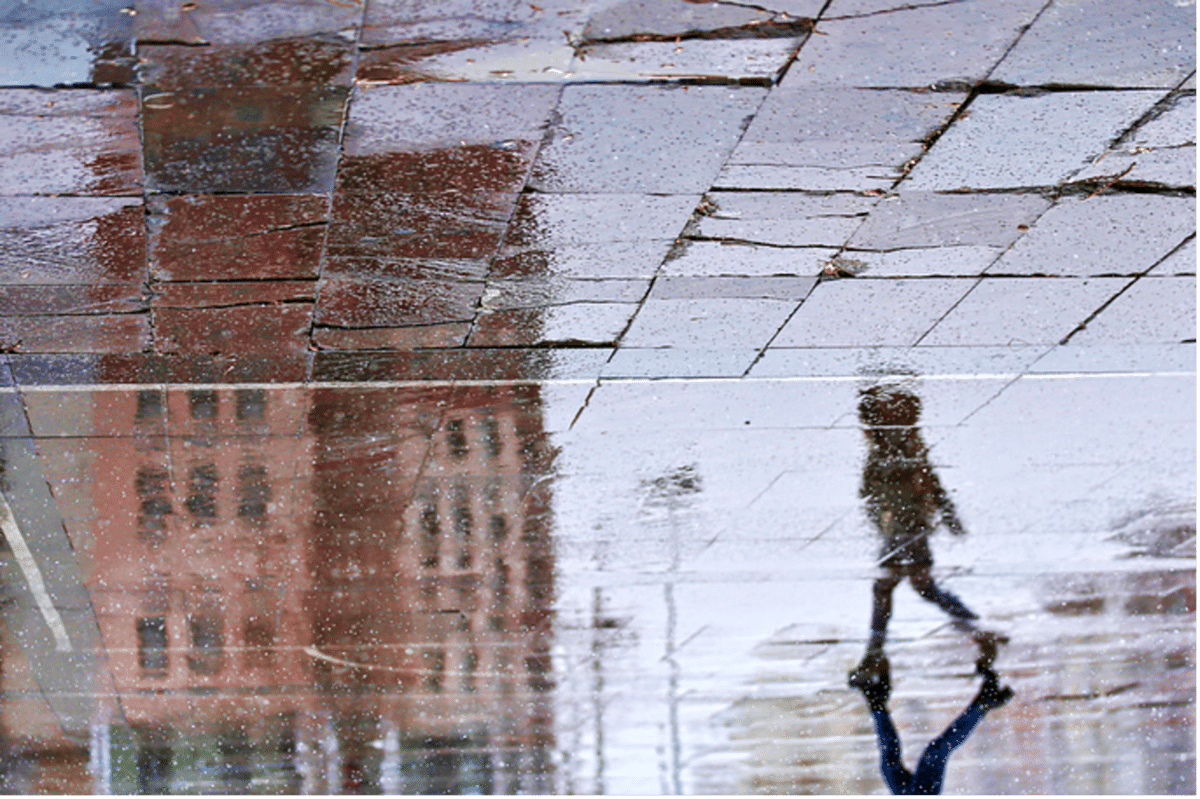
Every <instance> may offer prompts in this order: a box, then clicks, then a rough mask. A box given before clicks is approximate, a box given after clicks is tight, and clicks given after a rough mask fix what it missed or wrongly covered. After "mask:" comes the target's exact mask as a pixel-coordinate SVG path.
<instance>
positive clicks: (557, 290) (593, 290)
mask: <svg viewBox="0 0 1200 799" xmlns="http://www.w3.org/2000/svg"><path fill="white" fill-rule="evenodd" d="M649 288H650V281H649V280H624V279H588V280H581V279H574V278H558V279H547V278H499V277H493V278H491V279H489V280H488V284H487V289H486V291H485V293H484V297H483V301H482V303H483V308H485V309H487V310H493V311H503V310H514V309H517V308H539V307H542V308H544V307H549V306H552V305H565V304H567V303H574V302H599V303H603V302H622V303H637V302H638V301H639V300H641V299H642V297H644V296H645V295H646V292H647V291H648V290H649Z"/></svg>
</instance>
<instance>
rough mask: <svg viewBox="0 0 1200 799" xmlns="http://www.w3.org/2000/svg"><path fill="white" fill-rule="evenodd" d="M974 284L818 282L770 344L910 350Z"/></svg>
mask: <svg viewBox="0 0 1200 799" xmlns="http://www.w3.org/2000/svg"><path fill="white" fill-rule="evenodd" d="M972 285H974V281H972V280H966V279H935V278H930V279H923V280H874V279H867V278H862V279H859V278H854V279H845V280H830V281H822V282H821V283H820V284H818V285H817V287H816V288H815V289H814V290H813V292H812V294H811V295H810V296H809V297H808V299H806V300H805V301H804V303H803V304H802V305H801V306H800V309H799V310H798V311H796V314H795V315H794V316H793V317H792V318H791V319H790V320H789V321H788V323H787V326H785V327H784V328H783V330H781V331H780V332H779V335H778V336H776V338H775V340H774V341H772V342H771V346H772V347H773V348H774V347H847V346H855V345H859V346H862V345H868V346H869V345H875V346H911V345H913V344H915V343H916V342H917V340H918V339H920V338H921V336H922V335H923V334H924V333H925V332H926V331H927V330H929V328H930V327H932V326H933V324H934V323H935V322H936V321H937V320H938V319H940V318H941V317H942V315H944V314H945V313H946V312H947V311H948V310H950V308H951V307H952V306H953V305H954V304H955V303H956V302H958V301H959V300H960V299H961V298H962V297H963V296H964V295H965V294H966V293H967V292H968V291H969V290H970V289H971V286H972Z"/></svg>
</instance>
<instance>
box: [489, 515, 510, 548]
mask: <svg viewBox="0 0 1200 799" xmlns="http://www.w3.org/2000/svg"><path fill="white" fill-rule="evenodd" d="M488 532H490V533H491V535H492V540H493V541H503V540H504V539H505V538H507V537H508V519H507V518H505V517H504V516H501V515H500V514H499V513H493V514H492V518H491V519H489V520H488Z"/></svg>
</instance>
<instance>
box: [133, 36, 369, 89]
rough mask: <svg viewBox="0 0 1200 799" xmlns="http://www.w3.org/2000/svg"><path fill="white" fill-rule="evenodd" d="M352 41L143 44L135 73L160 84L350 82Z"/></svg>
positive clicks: (234, 85)
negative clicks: (183, 44) (193, 44)
mask: <svg viewBox="0 0 1200 799" xmlns="http://www.w3.org/2000/svg"><path fill="white" fill-rule="evenodd" d="M353 52H354V47H353V43H351V42H347V41H345V40H344V39H341V38H305V39H284V40H277V41H266V42H254V43H252V44H213V45H209V46H207V47H195V46H180V45H153V44H151V45H141V46H140V47H139V48H138V57H139V59H140V61H141V63H140V64H139V66H138V77H139V78H140V80H141V82H142V83H144V84H146V85H149V86H155V87H157V88H159V89H161V90H164V91H166V90H175V89H192V88H212V87H224V88H242V87H245V86H349V85H350V83H351V82H352V80H353V78H354V75H353V72H352V70H351V67H352V66H353V60H354V59H353Z"/></svg>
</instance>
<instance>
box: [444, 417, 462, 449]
mask: <svg viewBox="0 0 1200 799" xmlns="http://www.w3.org/2000/svg"><path fill="white" fill-rule="evenodd" d="M446 444H447V445H448V446H449V447H450V454H451V455H453V456H454V457H455V458H463V457H466V454H467V435H466V433H464V432H463V422H462V419H451V420H450V421H448V422H446Z"/></svg>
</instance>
